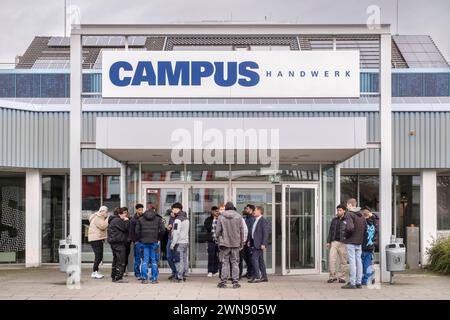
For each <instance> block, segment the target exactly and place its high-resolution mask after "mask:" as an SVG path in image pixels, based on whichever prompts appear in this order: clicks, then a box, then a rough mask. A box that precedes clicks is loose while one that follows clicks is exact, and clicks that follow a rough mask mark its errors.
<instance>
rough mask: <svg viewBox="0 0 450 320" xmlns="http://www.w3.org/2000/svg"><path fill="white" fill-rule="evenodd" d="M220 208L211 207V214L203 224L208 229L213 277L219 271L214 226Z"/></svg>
mask: <svg viewBox="0 0 450 320" xmlns="http://www.w3.org/2000/svg"><path fill="white" fill-rule="evenodd" d="M219 214H220V212H219V208H217V207H216V206H213V207H211V215H210V216H209V217H208V218H206V219H205V222H204V223H203V226H204V228H205V230H206V238H207V240H208V277H209V278H210V277H212V276H213V275H215V274H216V273H217V272H219V245H218V244H217V242H216V241H215V240H214V237H213V234H212V226H213V222H214V220H216V219H217V217H218V216H219Z"/></svg>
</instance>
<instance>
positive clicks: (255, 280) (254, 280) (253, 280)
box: [247, 278, 259, 283]
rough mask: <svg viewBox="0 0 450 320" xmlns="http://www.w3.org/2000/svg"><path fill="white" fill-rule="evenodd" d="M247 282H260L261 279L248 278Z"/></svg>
mask: <svg viewBox="0 0 450 320" xmlns="http://www.w3.org/2000/svg"><path fill="white" fill-rule="evenodd" d="M247 282H248V283H258V282H259V279H256V278H252V279H250V280H248V281H247Z"/></svg>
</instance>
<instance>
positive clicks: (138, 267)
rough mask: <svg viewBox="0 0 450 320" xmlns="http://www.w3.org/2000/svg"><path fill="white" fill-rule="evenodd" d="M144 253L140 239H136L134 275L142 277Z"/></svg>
mask: <svg viewBox="0 0 450 320" xmlns="http://www.w3.org/2000/svg"><path fill="white" fill-rule="evenodd" d="M141 254H142V243H140V242H139V241H136V242H135V243H134V276H135V277H140V276H141V262H142V258H141Z"/></svg>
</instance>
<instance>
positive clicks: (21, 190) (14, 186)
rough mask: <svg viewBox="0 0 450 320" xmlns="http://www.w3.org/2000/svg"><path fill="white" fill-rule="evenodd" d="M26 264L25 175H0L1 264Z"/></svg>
mask: <svg viewBox="0 0 450 320" xmlns="http://www.w3.org/2000/svg"><path fill="white" fill-rule="evenodd" d="M24 262H25V175H23V174H12V173H0V263H24Z"/></svg>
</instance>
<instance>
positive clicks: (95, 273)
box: [91, 271, 97, 279]
mask: <svg viewBox="0 0 450 320" xmlns="http://www.w3.org/2000/svg"><path fill="white" fill-rule="evenodd" d="M91 278H92V279H95V278H97V271H94V272H92V273H91Z"/></svg>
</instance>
